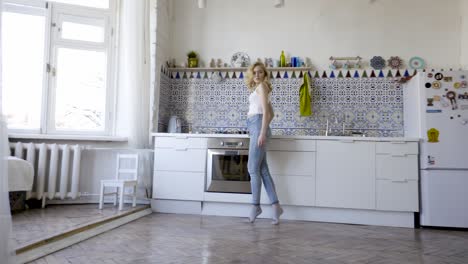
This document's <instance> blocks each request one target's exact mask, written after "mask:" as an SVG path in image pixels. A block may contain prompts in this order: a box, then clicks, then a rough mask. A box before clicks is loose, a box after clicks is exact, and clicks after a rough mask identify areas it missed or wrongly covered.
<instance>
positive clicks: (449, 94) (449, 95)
mask: <svg viewBox="0 0 468 264" xmlns="http://www.w3.org/2000/svg"><path fill="white" fill-rule="evenodd" d="M455 97H457V94H456V93H455V92H453V91H450V92H447V99H449V100H450V104H451V105H452V110H455V109H457V108H458V107H457V100H456V99H455Z"/></svg>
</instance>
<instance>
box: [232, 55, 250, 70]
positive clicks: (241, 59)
mask: <svg viewBox="0 0 468 264" xmlns="http://www.w3.org/2000/svg"><path fill="white" fill-rule="evenodd" d="M231 66H232V67H237V68H239V67H248V66H250V57H249V55H247V53H245V52H236V53H234V55H232V58H231Z"/></svg>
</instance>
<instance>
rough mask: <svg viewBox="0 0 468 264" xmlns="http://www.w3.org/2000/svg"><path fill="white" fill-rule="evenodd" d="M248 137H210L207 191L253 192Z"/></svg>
mask: <svg viewBox="0 0 468 264" xmlns="http://www.w3.org/2000/svg"><path fill="white" fill-rule="evenodd" d="M248 160H249V139H248V138H210V139H208V155H207V170H206V172H207V174H206V188H205V191H207V192H223V193H252V192H251V187H250V175H249V172H248V170H247V162H248Z"/></svg>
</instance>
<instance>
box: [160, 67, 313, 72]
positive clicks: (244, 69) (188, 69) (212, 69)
mask: <svg viewBox="0 0 468 264" xmlns="http://www.w3.org/2000/svg"><path fill="white" fill-rule="evenodd" d="M247 69H248V67H242V68H234V67H232V68H231V67H222V68H168V70H169V71H170V72H215V71H220V72H230V71H237V72H240V71H243V72H245V71H247ZM267 70H269V71H310V70H312V68H311V67H271V68H267Z"/></svg>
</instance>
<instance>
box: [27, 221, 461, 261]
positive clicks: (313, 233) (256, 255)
mask: <svg viewBox="0 0 468 264" xmlns="http://www.w3.org/2000/svg"><path fill="white" fill-rule="evenodd" d="M32 263H36V264H44V263H48V264H55V263H87V264H88V263H92V264H100V263H108V264H109V263H181V264H182V263H184V264H185V263H200V264H208V263H216V264H218V263H219V264H227V263H232V264H234V263H255V264H261V263H268V264H270V263H319V264H332V263H333V264H338V263H340V264H341V263H375V264H390V263H392V264H393V263H395V264H397V263H398V264H403V263H428V264H429V263H430V264H444V263H447V264H448V263H450V264H467V263H468V232H466V231H452V230H434V229H409V228H393V227H376V226H361V225H344V224H334V223H318V222H305V221H282V222H281V224H280V225H278V226H274V225H271V224H270V220H266V219H259V220H257V221H256V222H255V223H254V224H250V223H248V222H247V221H246V218H237V217H217V216H198V215H179V214H156V213H153V214H151V215H149V216H146V217H143V218H141V219H139V220H137V221H134V222H131V223H129V224H126V225H124V226H122V227H119V228H116V229H114V230H111V231H109V232H106V233H103V234H101V235H98V236H96V237H94V238H91V239H89V240H86V241H83V242H81V243H78V244H75V245H73V246H71V247H69V248H66V249H64V250H61V251H58V252H55V253H54V254H52V255H49V256H46V257H44V258H42V259H38V260H36V261H34V262H32Z"/></svg>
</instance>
